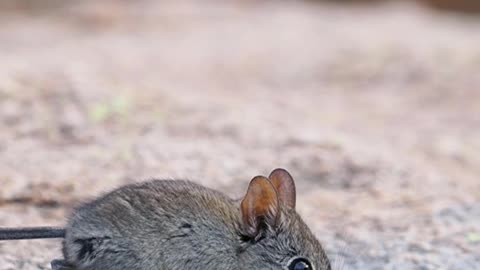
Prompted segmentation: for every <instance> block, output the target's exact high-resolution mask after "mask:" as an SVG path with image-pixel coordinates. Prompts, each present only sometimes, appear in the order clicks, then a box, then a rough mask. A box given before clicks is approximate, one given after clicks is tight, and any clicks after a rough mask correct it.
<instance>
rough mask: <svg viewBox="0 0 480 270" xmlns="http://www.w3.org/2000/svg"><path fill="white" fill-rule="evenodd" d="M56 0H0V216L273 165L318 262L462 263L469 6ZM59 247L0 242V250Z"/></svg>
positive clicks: (233, 187) (8, 220)
mask: <svg viewBox="0 0 480 270" xmlns="http://www.w3.org/2000/svg"><path fill="white" fill-rule="evenodd" d="M66 2H67V1H66ZM68 2H70V3H69V4H65V5H62V6H59V5H52V6H49V8H45V9H43V8H40V7H36V8H32V9H28V10H25V9H24V8H18V9H15V8H14V9H9V10H8V11H7V10H4V11H2V12H0V226H38V225H59V226H61V225H63V224H64V223H65V220H66V217H67V216H68V214H69V213H70V212H71V210H72V208H73V207H74V206H75V205H77V204H78V203H79V202H82V201H85V200H88V199H90V198H93V197H94V196H96V195H99V194H102V193H104V192H106V191H108V190H111V189H112V188H114V187H118V186H120V185H123V184H127V183H132V182H136V181H141V180H145V179H151V178H183V179H184V178H186V179H192V180H194V181H196V182H198V183H201V184H204V185H207V186H210V187H213V188H217V189H219V190H222V191H224V192H226V193H228V194H230V195H232V196H234V197H240V196H241V195H242V194H243V193H244V192H245V188H246V186H247V184H248V182H249V180H250V179H251V178H252V177H253V176H255V175H258V174H263V175H265V174H268V173H269V172H270V171H271V170H272V169H273V168H275V167H284V168H287V169H288V170H289V171H290V172H291V173H292V175H293V176H294V177H295V178H296V181H297V184H298V203H297V205H298V210H299V212H300V213H301V215H302V216H303V217H304V219H305V220H306V221H307V223H308V224H309V225H310V227H311V228H312V230H313V231H314V232H315V233H316V235H317V236H318V238H319V239H320V240H321V241H322V243H324V246H325V248H326V249H327V250H328V253H329V255H330V257H331V259H332V261H333V262H334V265H335V267H334V269H345V270H347V269H369V270H372V269H391V270H393V269H402V270H405V269H423V270H429V269H432V270H433V269H435V270H438V269H449V270H474V269H478V266H479V265H480V179H479V177H480V176H479V175H480V140H479V138H480V75H479V74H480V73H479V71H480V46H479V44H480V18H479V17H471V16H470V17H458V16H453V15H448V14H439V13H435V12H433V11H429V10H426V9H424V8H421V7H418V6H416V5H413V4H405V3H403V4H402V3H400V4H399V3H387V4H380V5H374V6H357V5H347V6H342V5H335V4H334V3H314V2H300V1H275V2H274V1H271V2H270V1H261V2H254V1H232V2H228V1H193V2H184V1H152V2H147V1H135V2H133V1H132V2H128V1H123V2H120V1H117V2H105V1H76V2H77V4H75V5H74V4H72V3H73V2H74V1H68ZM60 250H61V241H60V240H35V241H17V242H1V243H0V269H1V270H33V269H49V261H50V260H51V259H53V258H58V257H60V256H61V251H60Z"/></svg>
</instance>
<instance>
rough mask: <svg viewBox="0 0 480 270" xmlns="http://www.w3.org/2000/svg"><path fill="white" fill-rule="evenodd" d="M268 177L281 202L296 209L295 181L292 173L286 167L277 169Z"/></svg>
mask: <svg viewBox="0 0 480 270" xmlns="http://www.w3.org/2000/svg"><path fill="white" fill-rule="evenodd" d="M268 178H269V179H270V182H271V183H272V185H273V186H274V187H275V190H276V191H277V194H278V199H279V200H280V202H281V203H283V204H284V205H286V206H287V207H289V208H291V209H295V201H296V191H295V182H294V181H293V178H292V176H291V175H290V173H288V172H287V171H286V170H285V169H275V170H273V171H272V173H270V176H269V177H268Z"/></svg>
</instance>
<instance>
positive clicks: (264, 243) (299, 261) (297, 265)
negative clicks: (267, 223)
mask: <svg viewBox="0 0 480 270" xmlns="http://www.w3.org/2000/svg"><path fill="white" fill-rule="evenodd" d="M283 215H284V217H282V221H281V223H280V224H279V225H278V226H277V227H276V228H268V229H267V228H266V230H267V231H265V232H264V236H261V237H260V238H259V239H258V240H257V241H256V242H253V241H252V242H250V243H247V244H246V246H245V250H244V252H245V253H244V254H240V258H241V262H242V267H241V268H239V269H264V270H274V269H275V270H280V269H281V270H312V269H315V270H330V269H331V267H330V262H329V260H328V258H327V256H326V254H325V252H324V250H323V249H322V246H321V245H320V243H319V241H318V240H317V239H316V238H315V236H314V235H313V233H312V232H311V231H310V230H309V228H308V227H307V226H306V224H305V223H304V222H303V221H302V219H301V218H300V217H299V216H298V214H297V213H295V212H294V211H291V212H290V213H287V212H284V213H283Z"/></svg>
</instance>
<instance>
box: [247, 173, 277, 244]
mask: <svg viewBox="0 0 480 270" xmlns="http://www.w3.org/2000/svg"><path fill="white" fill-rule="evenodd" d="M278 207H279V202H278V196H277V192H276V191H275V188H274V187H273V186H272V184H271V183H270V181H269V180H268V179H267V178H266V177H263V176H257V177H255V178H253V179H252V181H251V182H250V185H249V186H248V190H247V194H246V195H245V197H244V198H243V200H242V203H241V211H242V219H243V223H244V226H245V229H246V232H247V233H248V234H249V235H250V236H252V237H256V236H257V235H258V234H259V229H260V226H259V225H260V222H262V221H263V222H266V223H267V225H269V226H270V227H275V225H276V223H277V220H278V214H279V210H278Z"/></svg>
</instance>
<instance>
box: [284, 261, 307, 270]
mask: <svg viewBox="0 0 480 270" xmlns="http://www.w3.org/2000/svg"><path fill="white" fill-rule="evenodd" d="M288 270H313V267H312V264H311V263H310V262H309V261H308V260H307V259H305V258H296V259H294V260H292V261H291V262H290V264H289V265H288Z"/></svg>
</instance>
